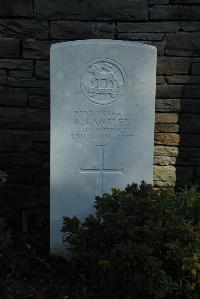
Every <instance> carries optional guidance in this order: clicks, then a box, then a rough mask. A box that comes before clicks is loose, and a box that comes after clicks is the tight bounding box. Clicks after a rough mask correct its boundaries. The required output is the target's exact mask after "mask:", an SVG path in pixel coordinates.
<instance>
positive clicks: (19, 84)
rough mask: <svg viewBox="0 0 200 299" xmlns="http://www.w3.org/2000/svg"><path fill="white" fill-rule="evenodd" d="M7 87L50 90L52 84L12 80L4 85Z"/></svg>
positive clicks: (33, 80)
mask: <svg viewBox="0 0 200 299" xmlns="http://www.w3.org/2000/svg"><path fill="white" fill-rule="evenodd" d="M4 85H6V86H13V87H30V88H31V87H33V88H45V87H46V88H49V85H50V82H49V80H36V79H34V78H33V79H32V78H31V79H17V78H15V80H14V79H10V78H8V80H7V81H6V82H5V83H4Z"/></svg>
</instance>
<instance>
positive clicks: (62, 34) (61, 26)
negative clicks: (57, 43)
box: [50, 21, 115, 40]
mask: <svg viewBox="0 0 200 299" xmlns="http://www.w3.org/2000/svg"><path fill="white" fill-rule="evenodd" d="M50 34H51V38H54V39H66V40H73V39H85V38H101V36H102V37H103V38H114V36H115V25H114V23H102V22H84V23H81V22H80V21H56V22H51V29H50Z"/></svg>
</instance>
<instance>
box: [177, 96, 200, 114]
mask: <svg viewBox="0 0 200 299" xmlns="http://www.w3.org/2000/svg"><path fill="white" fill-rule="evenodd" d="M180 111H181V112H182V113H200V101H199V100H191V99H189V100H187V99H183V100H181V110H180Z"/></svg>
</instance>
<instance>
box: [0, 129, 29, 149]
mask: <svg viewBox="0 0 200 299" xmlns="http://www.w3.org/2000/svg"><path fill="white" fill-rule="evenodd" d="M0 140H3V142H1V143H0V151H2V152H3V151H4V152H6V151H7V152H10V151H13V150H14V151H15V152H25V151H30V150H31V149H32V140H31V133H30V132H27V131H21V130H0Z"/></svg>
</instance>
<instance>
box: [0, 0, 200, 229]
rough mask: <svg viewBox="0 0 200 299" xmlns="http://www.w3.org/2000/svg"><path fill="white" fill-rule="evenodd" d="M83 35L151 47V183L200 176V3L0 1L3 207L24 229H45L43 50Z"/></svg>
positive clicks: (186, 0)
mask: <svg viewBox="0 0 200 299" xmlns="http://www.w3.org/2000/svg"><path fill="white" fill-rule="evenodd" d="M87 38H111V39H125V40H127V39H128V40H133V41H139V42H142V43H147V44H151V45H154V46H156V47H157V50H158V67H157V100H156V112H157V114H156V126H155V168H154V169H155V173H154V179H155V183H156V184H160V185H166V184H170V185H174V184H175V183H178V184H194V183H200V0H149V1H147V0H101V1H99V0H96V1H95V0H73V1H72V0H57V1H52V0H6V1H4V0H0V140H1V142H0V169H5V170H6V171H7V173H8V181H7V184H6V185H5V186H4V187H3V188H2V189H1V190H0V197H1V201H2V202H3V209H1V213H2V214H4V215H5V213H7V214H8V215H9V217H10V219H13V216H15V219H16V221H15V223H17V225H18V227H20V228H21V229H23V230H24V232H26V231H27V230H29V231H30V230H34V229H40V228H44V225H45V226H46V228H47V226H48V222H47V217H48V209H49V47H50V45H51V44H52V43H55V42H61V41H66V40H75V39H87ZM11 207H12V209H11ZM11 211H12V212H11ZM31 219H32V220H34V221H31ZM35 220H37V221H35ZM36 226H37V227H36Z"/></svg>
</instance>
